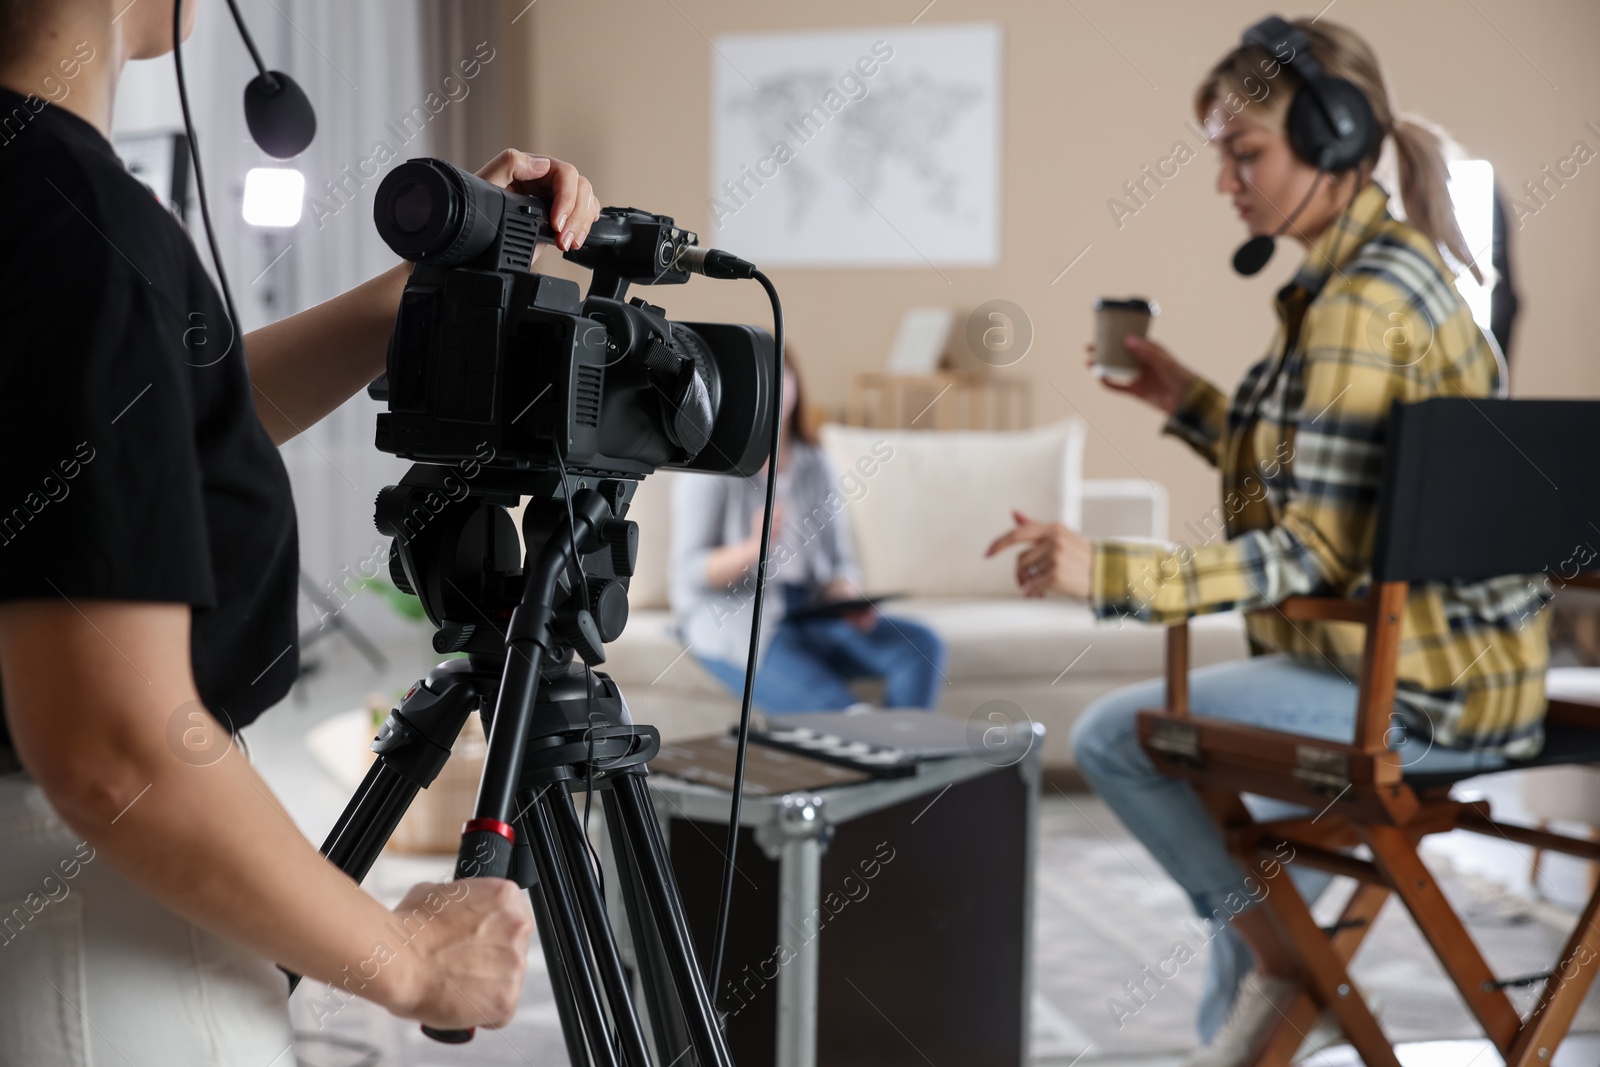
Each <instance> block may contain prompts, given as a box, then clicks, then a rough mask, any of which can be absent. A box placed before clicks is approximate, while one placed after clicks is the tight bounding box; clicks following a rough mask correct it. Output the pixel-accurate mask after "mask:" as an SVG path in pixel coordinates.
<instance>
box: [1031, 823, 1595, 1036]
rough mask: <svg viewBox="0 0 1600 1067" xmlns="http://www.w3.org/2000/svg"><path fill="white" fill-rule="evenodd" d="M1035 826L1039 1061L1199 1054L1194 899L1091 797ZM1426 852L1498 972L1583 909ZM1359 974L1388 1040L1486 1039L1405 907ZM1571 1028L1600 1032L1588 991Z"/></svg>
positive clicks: (1538, 959)
mask: <svg viewBox="0 0 1600 1067" xmlns="http://www.w3.org/2000/svg"><path fill="white" fill-rule="evenodd" d="M1041 823H1042V825H1041V834H1040V842H1039V849H1040V851H1039V862H1038V875H1037V879H1036V894H1035V905H1034V909H1035V910H1034V914H1035V923H1034V926H1035V948H1034V952H1035V956H1034V960H1035V963H1034V988H1035V996H1034V1006H1035V1011H1034V1027H1033V1030H1034V1043H1033V1052H1034V1058H1035V1059H1036V1060H1044V1061H1047V1062H1051V1063H1054V1062H1057V1061H1058V1060H1059V1061H1060V1062H1063V1063H1065V1062H1070V1061H1071V1060H1072V1059H1073V1057H1075V1056H1078V1055H1080V1054H1082V1053H1083V1051H1084V1050H1085V1049H1088V1050H1089V1053H1088V1055H1087V1056H1086V1057H1085V1062H1089V1061H1091V1060H1095V1059H1098V1058H1100V1057H1106V1056H1119V1055H1131V1054H1152V1053H1161V1052H1180V1051H1183V1050H1186V1049H1191V1048H1193V1047H1194V1046H1195V1045H1196V1043H1197V1038H1196V1035H1195V1028H1194V1019H1195V1013H1196V1009H1197V1006H1198V1004H1199V999H1200V991H1201V987H1202V984H1203V980H1204V975H1205V968H1206V960H1205V949H1204V948H1203V945H1204V943H1205V939H1206V936H1207V935H1206V928H1205V927H1203V926H1201V925H1199V924H1198V923H1197V922H1196V921H1195V919H1194V915H1193V911H1192V909H1191V908H1190V905H1189V901H1188V898H1187V897H1186V896H1185V895H1184V894H1183V893H1182V891H1180V890H1179V889H1178V887H1177V886H1176V884H1175V883H1173V882H1172V881H1171V879H1169V878H1168V877H1167V876H1166V874H1165V872H1164V871H1163V870H1162V869H1161V867H1160V866H1159V865H1158V864H1157V863H1156V862H1155V860H1154V859H1153V858H1152V857H1151V856H1150V854H1149V853H1148V852H1145V851H1144V849H1143V848H1141V847H1140V846H1139V845H1138V844H1137V843H1136V842H1135V841H1133V840H1132V839H1131V838H1130V837H1129V836H1128V835H1127V833H1126V831H1124V830H1123V829H1122V826H1121V824H1120V823H1119V822H1118V821H1117V819H1116V816H1114V815H1112V814H1111V813H1110V811H1108V810H1107V809H1106V808H1105V806H1104V805H1103V804H1101V803H1099V802H1098V801H1096V800H1095V799H1094V798H1092V797H1088V796H1083V795H1078V794H1073V795H1070V796H1069V795H1066V794H1062V793H1056V794H1055V795H1054V796H1052V797H1050V798H1049V800H1047V802H1046V803H1045V804H1044V805H1043V806H1042V812H1041ZM1424 857H1425V858H1426V859H1427V861H1428V864H1429V867H1430V869H1431V870H1432V871H1433V872H1434V875H1435V877H1436V878H1438V880H1439V884H1440V887H1441V889H1442V891H1443V892H1444V894H1445V896H1446V897H1447V898H1448V899H1449V900H1450V902H1451V903H1452V905H1454V907H1455V908H1456V910H1457V913H1458V914H1459V915H1461V917H1462V919H1463V921H1464V922H1465V923H1466V926H1467V929H1468V932H1469V933H1470V934H1471V935H1472V938H1473V940H1474V941H1475V942H1476V943H1477V945H1478V947H1479V949H1480V951H1482V952H1483V954H1484V957H1485V959H1487V961H1488V963H1489V966H1490V969H1491V970H1492V971H1493V972H1494V973H1495V974H1496V975H1498V976H1500V977H1502V978H1509V977H1513V976H1522V975H1530V974H1535V973H1538V972H1541V971H1543V970H1545V969H1546V968H1548V967H1549V966H1550V965H1551V963H1552V962H1553V961H1554V960H1555V959H1556V958H1557V956H1558V955H1559V954H1560V951H1561V948H1562V946H1563V944H1564V943H1565V941H1566V937H1567V934H1568V932H1569V931H1570V929H1571V927H1572V925H1573V924H1574V923H1575V922H1576V921H1577V915H1576V913H1568V912H1566V911H1565V910H1563V909H1561V908H1557V907H1555V906H1554V905H1551V904H1548V903H1545V902H1543V901H1537V900H1532V899H1529V898H1526V897H1524V896H1521V895H1515V894H1512V893H1510V892H1508V891H1507V890H1506V889H1504V888H1503V887H1502V886H1500V885H1499V884H1497V883H1495V882H1492V881H1489V880H1487V879H1485V878H1483V877H1481V876H1477V875H1472V874H1463V873H1459V872H1457V871H1455V870H1453V869H1451V867H1450V865H1449V863H1448V861H1447V860H1444V859H1441V858H1440V857H1438V856H1432V855H1430V854H1429V853H1428V851H1427V849H1426V847H1425V848H1424ZM1353 888H1354V883H1353V882H1351V881H1349V880H1347V879H1340V880H1338V881H1336V882H1335V883H1334V884H1333V886H1331V887H1330V888H1329V890H1328V892H1327V893H1326V894H1325V895H1324V897H1323V899H1322V900H1320V901H1318V904H1317V907H1316V908H1315V909H1314V912H1315V914H1316V916H1317V919H1318V921H1319V922H1321V923H1324V924H1328V923H1331V922H1332V921H1334V920H1335V919H1336V918H1337V917H1338V913H1339V910H1340V909H1341V908H1342V907H1343V905H1344V903H1345V901H1346V900H1347V899H1348V897H1349V893H1350V891H1351V890H1352V889H1353ZM1180 942H1181V943H1182V944H1183V945H1184V946H1186V948H1187V949H1188V950H1189V951H1185V950H1184V949H1180V948H1178V947H1177V946H1178V945H1179V943H1180ZM1190 951H1192V952H1193V957H1192V959H1190V958H1188V957H1189V952H1190ZM1147 967H1148V968H1150V970H1149V971H1148V972H1147V971H1146V970H1145V968H1147ZM1352 973H1353V975H1354V977H1355V979H1356V982H1357V984H1358V985H1360V986H1361V988H1362V989H1363V990H1365V991H1366V993H1367V994H1368V995H1369V996H1370V997H1371V998H1372V999H1374V1000H1375V1001H1376V1002H1377V1003H1378V1005H1379V1023H1380V1025H1381V1026H1382V1027H1383V1029H1384V1032H1385V1033H1387V1034H1388V1035H1389V1037H1390V1038H1391V1039H1392V1040H1394V1041H1397V1042H1399V1041H1424V1040H1436V1039H1448V1038H1476V1037H1479V1036H1481V1031H1480V1030H1479V1029H1478V1027H1477V1024H1476V1022H1475V1021H1474V1020H1473V1018H1472V1016H1471V1014H1470V1013H1469V1012H1468V1010H1467V1008H1466V1006H1465V1005H1464V1004H1463V1003H1462V1001H1461V998H1460V995H1459V994H1458V993H1457V992H1456V989H1455V986H1454V985H1453V984H1452V983H1451V982H1450V980H1449V978H1447V977H1446V976H1445V974H1444V972H1443V971H1442V970H1441V969H1440V967H1439V965H1438V962H1437V960H1436V959H1435V957H1434V955H1433V952H1432V950H1431V949H1430V948H1429V947H1428V945H1427V943H1426V942H1425V941H1424V940H1423V938H1422V935H1421V933H1420V932H1419V931H1418V930H1417V928H1416V925H1415V924H1414V923H1412V921H1411V919H1410V917H1409V916H1408V915H1407V914H1406V913H1405V911H1404V909H1402V908H1401V907H1400V906H1399V905H1398V904H1397V903H1394V902H1392V901H1391V903H1389V904H1388V905H1386V906H1385V907H1384V909H1383V911H1382V913H1381V914H1380V915H1379V917H1378V921H1377V923H1376V924H1375V925H1374V927H1373V929H1372V932H1371V933H1370V934H1369V935H1368V936H1367V939H1366V941H1365V942H1364V943H1363V945H1362V949H1361V951H1360V953H1358V954H1357V956H1356V959H1355V963H1354V965H1353V967H1352ZM1150 974H1154V975H1155V976H1156V979H1155V980H1152V979H1151V978H1150V977H1149V975H1150ZM1167 975H1171V977H1170V978H1167V977H1165V976H1167ZM1539 988H1540V986H1539V985H1538V984H1532V985H1530V986H1526V987H1523V988H1521V989H1514V990H1512V991H1511V998H1512V1002H1513V1003H1514V1004H1515V1005H1516V1006H1517V1008H1518V1010H1519V1011H1520V1012H1522V1013H1524V1014H1525V1013H1526V1012H1527V1011H1528V1010H1529V1009H1530V1008H1531V1007H1532V1006H1533V1003H1534V1000H1535V999H1536V997H1537V996H1538V992H1539ZM1574 1030H1575V1031H1594V1030H1600V992H1595V991H1591V994H1590V996H1589V998H1588V1000H1587V1001H1586V1002H1585V1004H1584V1006H1583V1008H1582V1010H1581V1011H1580V1012H1579V1014H1578V1017H1577V1020H1576V1022H1575V1025H1574Z"/></svg>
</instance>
